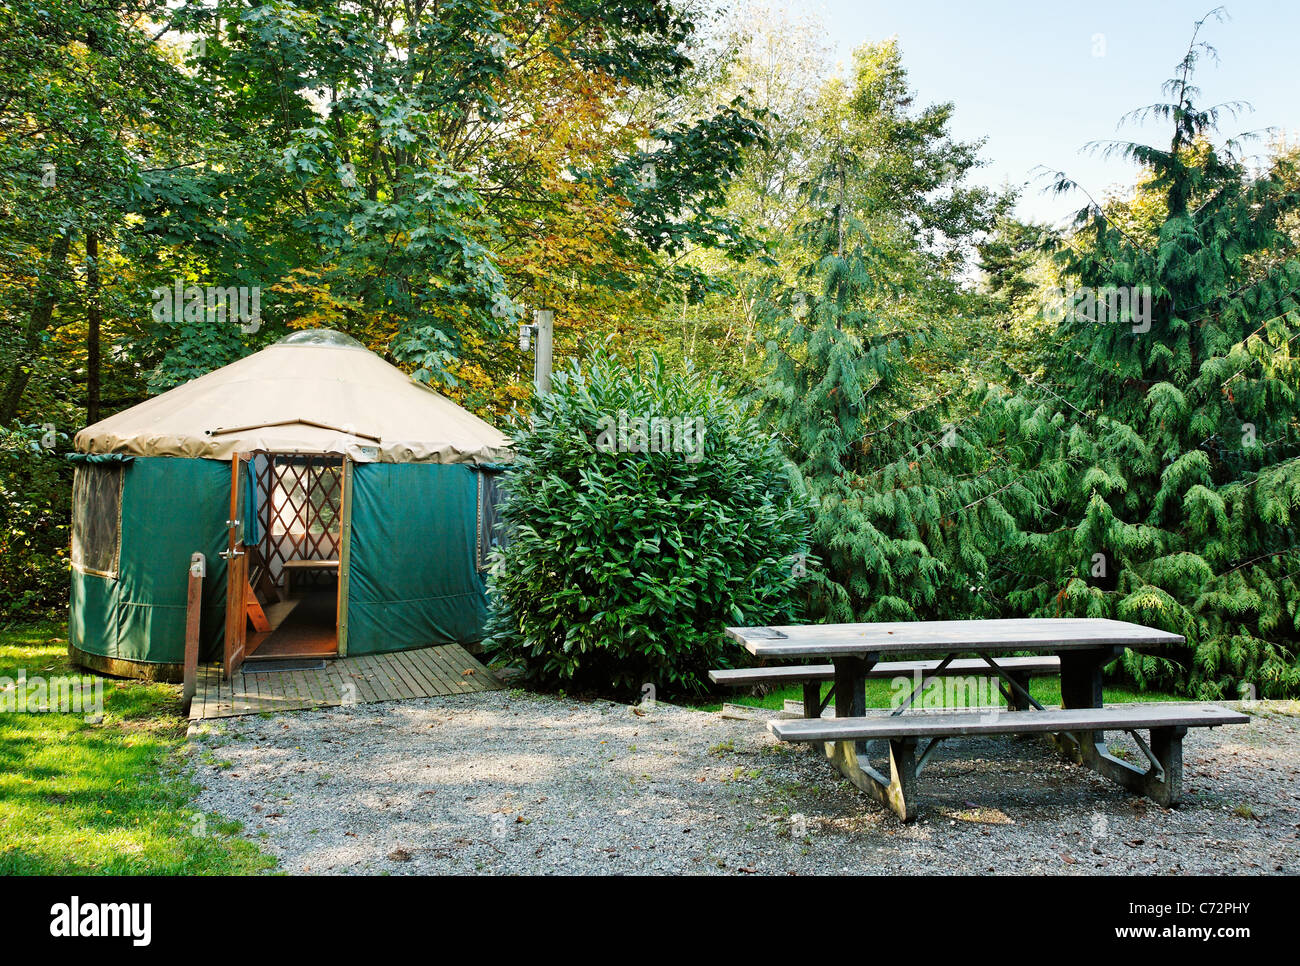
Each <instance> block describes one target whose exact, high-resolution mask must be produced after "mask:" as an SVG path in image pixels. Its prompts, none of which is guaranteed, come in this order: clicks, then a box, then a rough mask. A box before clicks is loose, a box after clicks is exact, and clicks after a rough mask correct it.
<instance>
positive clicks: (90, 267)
mask: <svg viewBox="0 0 1300 966" xmlns="http://www.w3.org/2000/svg"><path fill="white" fill-rule="evenodd" d="M99 291H100V290H99V233H98V232H94V231H88V232H86V423H87V425H89V424H90V423H97V422H99V388H100V372H99V368H100V364H99V329H100V325H101V323H102V322H103V318H104V317H103V310H102V308H101V306H100V302H99Z"/></svg>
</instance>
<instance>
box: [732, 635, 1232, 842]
mask: <svg viewBox="0 0 1300 966" xmlns="http://www.w3.org/2000/svg"><path fill="white" fill-rule="evenodd" d="M727 633H728V635H730V636H731V637H732V638H734V639H736V640H738V641H739V642H740V643H741V644H742V645H744V647H745V649H746V650H748V651H749V652H750V653H751V654H753V655H754V656H755V657H759V658H769V659H796V658H804V659H809V658H811V659H821V660H826V659H829V660H830V661H831V671H830V674H829V675H827V673H826V669H825V666H824V665H815V666H811V667H810V666H808V665H803V666H788V667H782V668H760V669H757V670H758V671H759V672H768V676H770V677H774V678H777V679H780V680H790V681H794V680H805V679H806V678H807V677H808V676H809V675H810V674H811V675H813V676H814V677H813V681H814V686H815V690H813V691H810V690H809V688H808V687H807V683H808V682H807V681H806V680H805V684H806V687H805V701H804V708H805V710H804V717H803V718H802V719H798V720H793V721H789V720H787V721H773V722H770V723H769V727H770V728H771V730H772V731H773V732H774V733H775V734H776V735H777V736H778V737H780V738H782V739H784V740H789V741H806V742H814V743H824V744H825V748H826V753H827V755H828V757H830V758H831V760H832V761H833V762H834V763H835V765H836V767H837V768H839V770H840V772H841V773H842V774H844V776H845V777H846V778H848V779H849V780H850V781H851V782H853V784H854V785H856V786H857V787H858V788H861V789H862V790H863V791H865V792H867V793H868V794H869V795H871V796H872V797H873V798H875V799H876V800H877V801H879V802H881V803H882V804H884V805H886V806H888V807H889V808H892V809H893V810H894V811H895V812H896V813H897V814H898V815H899V817H900V818H902V819H903V820H904V821H910V820H911V819H913V818H915V815H916V805H915V801H916V779H917V776H919V774H920V772H921V769H922V768H923V767H924V765H925V762H926V760H927V759H928V758H929V756H930V754H931V752H933V751H934V749H935V748H936V747H937V745H938V744H939V742H941V741H943V740H945V739H947V738H952V737H960V736H968V735H985V734H1007V733H1042V734H1047V735H1049V736H1052V737H1053V741H1054V743H1055V744H1056V746H1057V747H1058V748H1060V749H1061V750H1062V751H1064V752H1065V753H1066V754H1067V755H1069V757H1071V758H1072V759H1073V760H1074V761H1076V762H1078V763H1079V764H1081V765H1085V766H1087V767H1090V768H1093V769H1094V770H1096V771H1097V772H1099V773H1100V774H1102V775H1104V776H1106V777H1107V778H1110V779H1112V780H1113V781H1116V782H1118V783H1119V784H1121V785H1123V786H1124V787H1126V788H1128V789H1130V790H1132V791H1136V792H1139V793H1140V794H1144V795H1148V796H1150V797H1151V798H1153V799H1155V800H1156V801H1158V802H1160V803H1161V804H1164V805H1172V804H1174V803H1175V802H1176V801H1177V799H1178V797H1179V795H1180V794H1181V785H1182V738H1183V735H1185V734H1186V731H1187V728H1189V727H1213V726H1216V725H1220V724H1239V723H1245V722H1247V721H1249V720H1250V719H1249V718H1248V717H1246V716H1245V715H1243V714H1240V713H1237V712H1234V711H1231V710H1229V709H1227V708H1222V707H1219V706H1213V705H1188V704H1184V703H1177V704H1173V703H1166V704H1152V705H1147V706H1144V707H1140V708H1134V709H1127V708H1104V707H1103V702H1102V670H1103V668H1104V667H1105V666H1106V665H1107V664H1108V663H1110V662H1111V661H1113V660H1114V659H1115V658H1117V657H1118V656H1120V655H1121V654H1122V653H1123V651H1124V649H1125V648H1131V649H1134V650H1148V649H1153V648H1160V647H1166V646H1169V645H1174V644H1180V643H1182V642H1183V640H1184V638H1183V637H1182V636H1181V635H1179V634H1173V633H1170V632H1168V631H1161V630H1156V629H1153V628H1149V627H1143V626H1141V625H1139V624H1131V623H1127V622H1125V621H1116V620H1107V619H1101V618H1057V619H1050V618H1043V619H1039V618H1033V619H1004V620H971V621H912V622H888V623H873V624H810V625H792V626H782V627H729V628H727ZM1013 652H1030V653H1031V654H1037V655H1049V656H1048V657H1046V658H1038V659H1029V660H1028V663H1026V659H1025V658H1016V657H1010V656H1009V655H1010V654H1012V653H1013ZM963 654H967V655H969V654H973V655H976V657H977V658H978V661H979V662H981V663H982V665H983V666H984V668H986V670H985V671H984V673H985V674H988V675H990V676H993V675H996V677H997V679H998V680H999V681H1000V682H1002V684H1003V693H1004V694H1005V695H1006V696H1007V698H1008V701H1007V704H1008V709H1009V710H1003V709H1001V708H1000V707H999V708H979V709H974V710H967V711H960V712H955V713H945V714H931V713H928V712H917V711H911V710H909V709H911V708H912V705H913V703H914V702H915V700H916V698H917V697H918V696H919V695H920V693H921V692H922V690H923V689H924V687H925V685H926V684H927V683H928V682H929V680H930V679H932V678H935V677H939V676H943V675H945V674H951V673H953V671H952V668H953V667H954V665H956V664H958V663H960V666H961V667H962V668H963V670H964V671H965V673H970V674H974V673H977V672H976V667H978V665H976V664H975V663H974V662H972V661H969V660H967V661H962V662H957V661H956V659H957V657H958V655H963ZM918 655H928V656H932V659H931V660H927V661H916V662H910V663H895V662H882V660H881V659H882V658H886V657H890V658H898V657H916V656H918ZM1044 661H1047V662H1050V663H1046V664H1045V663H1043V662H1044ZM1053 666H1055V667H1056V668H1057V669H1059V673H1060V679H1061V707H1060V708H1056V709H1050V710H1049V709H1046V708H1044V707H1043V706H1042V705H1041V704H1040V703H1039V702H1038V701H1037V700H1035V699H1034V698H1033V697H1032V695H1031V694H1030V693H1029V689H1028V687H1027V677H1026V675H1027V674H1030V673H1043V672H1044V671H1045V670H1046V669H1048V668H1051V667H1053ZM877 667H887V668H890V669H893V670H898V671H900V672H907V671H911V672H914V673H915V674H916V676H917V678H918V680H917V683H916V686H915V688H914V689H913V690H912V692H911V694H910V696H909V697H907V698H906V699H904V700H903V701H902V702H901V703H900V706H899V707H897V708H895V709H894V710H893V711H892V712H891V713H876V714H871V715H869V714H868V713H867V709H866V682H867V680H868V678H870V677H879V676H881V675H880V674H879V673H873V672H875V669H876V668H877ZM772 672H776V673H775V674H773V673H772ZM751 673H752V672H751ZM745 674H746V672H744V671H740V672H731V671H716V672H713V677H714V680H716V681H720V682H723V683H743V676H744V675H745ZM729 675H731V676H734V677H732V678H731V679H730V680H728V676H729ZM827 676H829V677H830V678H831V679H832V680H833V682H834V683H833V685H832V691H831V695H833V696H834V701H835V716H834V717H833V718H824V717H822V714H821V712H822V711H823V710H824V709H825V707H826V704H827V702H828V701H829V699H830V695H828V697H827V698H826V699H821V698H820V680H821V679H824V678H826V677H827ZM813 694H815V695H817V698H816V699H812V700H810V698H811V695H813ZM1138 729H1146V730H1148V731H1149V732H1150V735H1151V741H1150V743H1148V742H1146V741H1144V740H1143V739H1142V737H1141V736H1140V735H1139V734H1138ZM1106 730H1113V731H1125V732H1128V733H1129V734H1131V735H1132V736H1133V737H1134V739H1135V741H1136V743H1137V744H1138V747H1139V749H1140V750H1141V751H1142V752H1143V754H1144V755H1145V756H1146V758H1147V767H1146V768H1145V769H1139V768H1137V767H1135V766H1134V765H1132V764H1130V763H1129V762H1127V761H1123V760H1121V759H1119V758H1117V757H1115V756H1113V755H1111V754H1110V752H1109V751H1108V750H1107V748H1106V745H1105V740H1104V739H1105V731H1106ZM926 739H928V744H927V745H926V746H925V747H924V748H919V742H921V741H922V740H926ZM875 742H888V745H889V749H888V766H887V769H886V768H884V767H882V768H881V769H877V768H876V767H874V766H873V765H872V764H871V763H870V760H869V755H870V751H871V745H873V744H874V743H875ZM918 752H919V753H918ZM886 770H887V771H888V773H889V775H888V777H886V775H885V771H886Z"/></svg>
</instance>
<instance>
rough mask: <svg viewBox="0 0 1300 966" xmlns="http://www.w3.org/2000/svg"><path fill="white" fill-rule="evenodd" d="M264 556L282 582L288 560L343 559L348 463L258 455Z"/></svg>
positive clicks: (256, 467)
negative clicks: (345, 466)
mask: <svg viewBox="0 0 1300 966" xmlns="http://www.w3.org/2000/svg"><path fill="white" fill-rule="evenodd" d="M253 465H254V467H255V471H256V473H257V498H258V508H257V512H258V519H259V521H260V523H261V527H260V529H261V543H260V546H259V549H260V551H261V553H262V558H263V559H264V560H265V561H266V564H267V566H268V568H269V569H270V572H271V576H272V578H273V579H275V580H277V581H278V580H279V577H280V574H281V572H282V571H283V569H284V563H285V561H288V560H338V559H339V529H340V524H341V519H340V517H341V514H342V509H343V463H342V461H341V460H332V459H328V458H325V457H311V456H287V455H274V454H267V455H263V454H259V455H258V456H257V457H256V458H255V460H254V462H253Z"/></svg>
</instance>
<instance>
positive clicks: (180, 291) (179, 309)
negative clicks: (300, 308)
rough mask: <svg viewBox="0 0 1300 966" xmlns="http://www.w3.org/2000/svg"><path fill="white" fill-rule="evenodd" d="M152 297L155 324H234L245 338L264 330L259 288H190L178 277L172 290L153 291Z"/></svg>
mask: <svg viewBox="0 0 1300 966" xmlns="http://www.w3.org/2000/svg"><path fill="white" fill-rule="evenodd" d="M149 294H150V295H151V296H153V300H154V301H153V312H152V315H153V320H154V321H155V322H162V323H166V324H174V323H177V322H192V323H199V322H209V321H211V322H216V324H218V325H225V324H226V323H227V322H234V323H236V324H238V325H239V331H241V332H243V333H244V334H245V335H252V334H253V333H255V332H256V331H257V330H258V329H260V328H261V327H262V289H261V288H260V287H259V286H256V285H254V286H251V287H250V286H247V285H240V286H235V285H228V286H225V287H224V288H223V287H222V286H220V285H186V284H185V283H184V281H183V280H181V279H179V278H178V279H176V281H175V283H174V284H173V285H172V287H171V288H161V287H160V288H155V289H151V290H150V292H149Z"/></svg>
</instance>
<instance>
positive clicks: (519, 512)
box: [487, 358, 808, 696]
mask: <svg viewBox="0 0 1300 966" xmlns="http://www.w3.org/2000/svg"><path fill="white" fill-rule="evenodd" d="M640 420H644V422H639V421H640ZM700 427H702V428H703V433H702V434H699V433H698V432H697V431H698V429H699V428H700ZM514 441H515V449H516V452H517V454H518V458H517V461H516V463H515V465H514V469H513V470H512V471H511V472H510V473H507V474H506V478H505V481H504V483H503V489H504V493H505V496H504V500H503V504H502V508H501V513H502V518H503V520H504V523H505V526H506V528H507V532H508V533H509V534H510V540H509V542H508V544H507V546H506V548H505V549H504V550H500V551H497V552H496V554H495V556H494V558H493V566H492V583H491V587H492V597H493V615H492V620H491V623H490V626H489V632H488V633H489V640H488V641H487V647H488V650H489V653H491V654H492V655H493V656H494V657H501V658H505V659H508V660H510V661H511V662H514V663H517V664H521V665H522V666H523V667H524V668H525V670H526V672H527V674H528V676H529V678H530V679H531V680H533V681H535V682H537V683H539V684H542V685H544V686H551V687H555V686H565V687H570V688H577V689H579V690H593V691H598V692H601V693H606V694H609V693H617V694H622V695H630V694H636V693H638V692H640V691H641V690H642V689H643V687H644V685H646V684H650V685H652V686H653V687H654V688H655V693H656V694H657V695H659V696H671V695H675V694H692V693H699V692H701V691H703V690H705V689H706V688H707V672H708V669H709V668H711V667H725V666H728V665H729V662H730V660H732V659H734V658H736V657H739V656H740V654H741V652H740V651H739V650H738V649H737V646H736V645H734V644H728V643H727V642H726V639H725V637H724V635H723V628H724V627H726V626H727V625H739V624H773V623H788V622H789V619H790V618H791V617H792V613H793V607H794V600H795V592H796V590H797V584H798V583H799V581H800V579H801V577H802V573H803V571H804V568H803V567H802V566H801V565H800V564H801V562H802V561H803V556H802V552H803V550H804V548H805V546H806V540H807V518H808V514H807V506H806V503H805V499H804V497H803V495H802V493H801V492H798V491H796V489H795V485H796V484H795V483H794V482H793V479H794V478H793V476H792V474H791V473H790V470H789V466H788V464H787V462H786V461H785V459H784V458H783V457H782V455H781V453H780V450H779V447H778V446H777V444H776V442H775V441H774V440H773V439H772V438H771V437H770V436H769V435H767V434H766V433H764V432H763V431H762V430H761V428H760V427H759V424H758V423H757V422H756V421H755V420H754V419H753V418H752V417H750V416H748V415H746V414H745V412H744V410H743V409H742V407H741V406H740V405H739V404H738V403H737V402H735V401H734V400H732V399H731V398H730V397H729V396H728V395H727V394H726V393H725V391H724V390H723V389H722V387H721V386H720V385H719V383H718V382H717V381H716V379H714V378H712V377H705V376H703V375H700V374H699V373H696V372H694V371H690V370H688V371H686V372H684V373H681V374H670V373H668V372H665V371H664V370H663V367H662V365H661V363H660V361H659V360H658V359H655V360H654V361H653V362H652V363H651V364H649V365H648V366H645V367H640V366H628V365H627V364H625V363H623V362H621V361H620V360H618V359H616V358H604V359H600V360H595V361H591V362H589V363H588V365H587V366H586V367H585V370H584V368H583V367H580V366H578V365H576V364H575V365H574V366H572V367H570V369H569V370H568V371H565V372H562V373H559V374H557V375H556V377H555V380H554V390H553V392H552V393H550V394H549V395H547V396H545V397H543V398H541V399H539V400H538V402H537V405H536V410H535V413H534V417H533V423H532V425H531V426H524V427H521V428H520V429H519V430H518V431H517V432H516V433H515V435H514ZM637 450H641V451H637Z"/></svg>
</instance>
